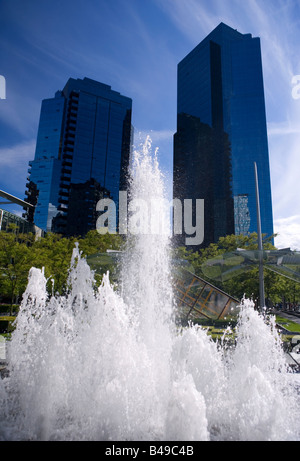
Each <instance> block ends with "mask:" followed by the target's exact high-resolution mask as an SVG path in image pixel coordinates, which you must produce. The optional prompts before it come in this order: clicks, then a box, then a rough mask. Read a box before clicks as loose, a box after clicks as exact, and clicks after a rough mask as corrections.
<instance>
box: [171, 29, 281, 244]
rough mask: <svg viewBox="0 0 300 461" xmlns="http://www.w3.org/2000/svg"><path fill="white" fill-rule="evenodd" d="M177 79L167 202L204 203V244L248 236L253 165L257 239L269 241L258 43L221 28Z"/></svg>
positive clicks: (181, 66)
mask: <svg viewBox="0 0 300 461" xmlns="http://www.w3.org/2000/svg"><path fill="white" fill-rule="evenodd" d="M177 77H178V83H177V132H176V134H175V136H174V191H173V194H174V197H176V198H181V199H184V198H192V199H196V198H198V199H204V208H205V211H204V216H205V218H204V242H203V246H207V245H208V244H209V243H212V242H216V241H217V240H218V239H219V237H221V236H225V235H227V234H234V233H235V234H247V233H251V232H255V231H257V218H256V215H257V212H256V195H255V175H254V162H256V163H257V168H258V175H259V192H260V206H261V223H262V233H263V234H267V235H268V236H271V235H272V234H273V213H272V198H271V182H270V169H269V152H268V139H267V126H266V111H265V99H264V87H263V73H262V61H261V48H260V39H259V38H253V37H252V35H251V34H241V33H240V32H238V31H237V30H234V29H232V28H231V27H229V26H227V25H226V24H223V23H221V24H219V26H218V27H216V29H214V30H213V31H212V32H211V33H210V34H209V35H208V36H207V37H206V38H205V39H204V40H203V41H202V42H201V43H200V44H199V45H198V46H196V47H195V48H194V49H193V50H192V51H191V52H190V53H189V54H188V55H187V56H186V57H185V58H184V59H183V60H182V61H181V62H180V63H179V64H178V75H177ZM179 240H180V239H179ZM179 243H180V241H179Z"/></svg>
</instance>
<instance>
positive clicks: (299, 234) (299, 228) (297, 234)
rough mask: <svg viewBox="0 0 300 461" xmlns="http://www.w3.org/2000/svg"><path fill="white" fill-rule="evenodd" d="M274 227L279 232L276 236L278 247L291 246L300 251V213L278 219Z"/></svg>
mask: <svg viewBox="0 0 300 461" xmlns="http://www.w3.org/2000/svg"><path fill="white" fill-rule="evenodd" d="M274 229H275V232H276V233H278V236H277V237H276V238H275V246H276V247H277V248H291V249H292V250H298V251H300V215H295V216H290V217H289V218H281V219H276V220H275V221H274Z"/></svg>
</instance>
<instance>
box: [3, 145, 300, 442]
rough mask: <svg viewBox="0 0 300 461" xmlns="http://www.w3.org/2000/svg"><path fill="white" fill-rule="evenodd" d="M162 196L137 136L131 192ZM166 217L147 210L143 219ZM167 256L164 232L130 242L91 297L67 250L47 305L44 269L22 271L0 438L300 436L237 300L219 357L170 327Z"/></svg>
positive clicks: (288, 394) (291, 404)
mask: <svg viewBox="0 0 300 461" xmlns="http://www.w3.org/2000/svg"><path fill="white" fill-rule="evenodd" d="M163 194H164V184H163V178H162V175H161V173H160V170H159V168H158V162H157V160H156V156H154V158H152V156H151V145H150V142H149V140H147V141H146V144H145V145H144V146H143V148H142V149H141V151H140V152H138V153H135V162H134V167H133V171H132V179H131V197H132V198H138V197H141V198H142V199H143V200H151V198H159V197H163ZM157 203H159V201H157ZM149 209H150V207H149ZM165 212H166V210H164V209H160V208H159V207H158V208H156V209H153V208H152V210H151V213H152V215H151V222H154V223H155V222H156V223H157V222H158V220H159V222H160V223H162V222H163V223H164V222H166V221H168V219H169V216H168V214H165ZM129 225H130V222H129ZM135 227H136V223H135ZM169 251H170V241H169V237H168V235H166V233H162V234H154V233H153V232H150V233H141V234H140V235H134V236H129V238H128V243H127V251H126V252H125V254H124V260H123V262H122V271H121V272H122V274H121V278H120V281H119V287H118V290H115V289H114V288H113V287H112V285H111V283H110V280H109V275H108V274H107V275H105V276H104V277H103V282H102V284H101V286H100V288H99V289H98V290H95V288H94V278H93V273H92V271H91V270H90V268H89V266H88V265H87V263H86V261H85V260H84V259H82V258H81V256H80V254H79V251H78V249H77V248H75V249H74V252H73V258H72V262H71V269H70V277H69V282H70V292H69V293H68V295H67V296H64V297H54V296H52V297H50V298H49V297H48V295H47V291H46V280H45V277H44V274H43V271H40V270H38V269H35V268H32V269H31V271H30V275H29V282H28V286H27V289H26V292H25V294H24V297H23V301H22V304H21V308H20V313H19V315H18V319H17V328H16V330H15V331H14V333H13V337H12V340H11V342H10V343H9V349H8V368H9V376H8V377H7V378H4V379H2V380H0V398H1V406H0V440H113V441H120V440H135V441H139V440H151V441H158V440H161V441H163V440H184V441H192V440H299V439H300V435H299V416H298V415H299V394H297V389H296V387H295V385H294V382H293V381H291V380H290V377H291V374H290V373H287V366H286V363H285V357H284V355H283V352H282V348H281V344H280V338H279V337H278V334H277V332H276V329H275V325H274V321H273V320H272V319H271V320H270V322H269V324H267V323H266V321H265V319H264V318H262V317H261V316H260V315H259V314H258V313H257V312H256V311H254V309H253V305H252V303H251V302H249V301H245V302H244V303H243V305H242V308H241V314H240V318H239V324H238V330H237V344H236V347H235V348H233V349H232V350H228V351H226V352H225V350H224V349H222V348H220V347H218V345H217V344H216V343H215V342H213V341H212V340H211V339H210V338H209V336H208V335H207V334H206V332H205V331H204V330H203V329H202V328H200V327H197V326H190V327H189V328H186V329H184V330H183V331H179V330H178V329H177V328H176V327H175V323H174V321H173V317H174V313H175V308H176V306H175V305H174V301H173V295H172V278H171V268H170V255H169Z"/></svg>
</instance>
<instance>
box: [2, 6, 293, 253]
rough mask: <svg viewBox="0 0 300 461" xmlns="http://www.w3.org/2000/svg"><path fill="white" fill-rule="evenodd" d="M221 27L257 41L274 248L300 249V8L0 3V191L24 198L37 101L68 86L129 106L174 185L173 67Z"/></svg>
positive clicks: (174, 100)
mask: <svg viewBox="0 0 300 461" xmlns="http://www.w3.org/2000/svg"><path fill="white" fill-rule="evenodd" d="M221 21H222V22H225V23H226V24H228V25H229V26H231V27H233V28H234V29H238V30H239V31H240V32H241V33H252V35H253V36H259V37H260V38H261V45H262V58H263V71H264V86H265V99H266V109H267V124H268V137H269V152H270V167H271V181H272V195H273V213H274V226H275V231H276V232H278V233H279V237H278V238H277V239H276V240H275V244H276V245H277V246H278V247H279V248H283V247H286V246H291V247H292V248H294V249H295V248H297V249H300V200H299V195H300V194H299V192H300V186H299V183H300V99H294V98H293V97H292V89H293V85H292V78H293V76H295V75H300V54H299V43H300V0H84V1H83V0H73V1H70V0H51V1H50V0H0V38H1V39H0V57H1V60H0V75H3V76H4V77H5V80H6V99H0V171H1V176H0V189H4V190H6V191H7V192H9V193H11V194H13V195H16V196H18V197H20V198H24V191H25V183H26V176H27V168H28V161H29V160H32V159H33V158H34V150H35V141H36V135H37V128H38V121H39V113H40V105H41V101H42V99H45V98H51V97H53V96H54V94H55V92H56V91H57V90H58V89H62V88H63V86H64V85H65V83H66V81H67V80H68V78H69V77H73V78H83V77H89V78H93V79H95V80H98V81H100V82H103V83H106V84H108V85H110V86H111V87H112V89H113V90H115V91H119V92H120V93H122V94H123V95H125V96H128V97H131V98H132V100H133V120H132V121H133V125H134V127H135V130H136V133H141V136H142V137H143V136H145V134H150V136H151V137H152V140H153V147H156V146H157V147H159V160H160V164H161V166H162V169H163V171H164V172H165V173H166V178H167V180H168V181H169V182H168V183H169V184H170V178H171V174H172V156H173V134H174V132H175V131H176V85H177V76H176V72H177V64H178V62H180V61H181V59H182V58H183V57H184V56H185V55H186V54H187V53H189V51H191V50H192V49H193V48H194V47H195V46H196V45H197V44H198V43H199V42H200V41H201V40H202V39H203V38H204V37H205V36H206V35H207V34H208V33H209V32H210V31H211V30H212V29H214V28H215V27H216V26H217V25H218V24H219V23H220V22H221ZM299 93H300V92H299ZM249 174H252V172H249ZM9 209H10V210H11V211H13V212H17V211H20V210H17V209H14V208H13V207H10V208H9Z"/></svg>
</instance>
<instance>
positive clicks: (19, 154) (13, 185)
mask: <svg viewBox="0 0 300 461" xmlns="http://www.w3.org/2000/svg"><path fill="white" fill-rule="evenodd" d="M35 144H36V141H35V139H32V140H30V141H25V142H23V143H20V144H16V145H14V146H11V147H8V148H2V149H0V171H1V172H3V174H1V189H5V190H6V191H7V192H9V193H12V194H13V195H15V194H17V195H18V196H23V195H24V192H25V184H26V177H27V169H28V162H29V160H33V159H34V152H35Z"/></svg>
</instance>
